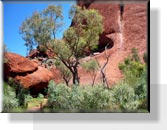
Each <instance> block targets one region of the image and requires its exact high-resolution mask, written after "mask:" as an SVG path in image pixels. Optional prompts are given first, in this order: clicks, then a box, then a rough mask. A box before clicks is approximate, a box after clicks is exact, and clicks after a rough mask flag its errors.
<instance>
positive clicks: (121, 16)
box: [119, 3, 124, 50]
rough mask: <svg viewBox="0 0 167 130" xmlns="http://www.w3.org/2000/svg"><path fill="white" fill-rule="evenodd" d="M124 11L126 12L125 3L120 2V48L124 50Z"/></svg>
mask: <svg viewBox="0 0 167 130" xmlns="http://www.w3.org/2000/svg"><path fill="white" fill-rule="evenodd" d="M123 13H124V4H123V3H120V19H119V20H120V21H119V23H120V34H119V39H120V45H119V49H120V50H122V46H123V32H122V28H123Z"/></svg>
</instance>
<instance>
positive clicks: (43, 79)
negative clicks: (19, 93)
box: [15, 66, 53, 89]
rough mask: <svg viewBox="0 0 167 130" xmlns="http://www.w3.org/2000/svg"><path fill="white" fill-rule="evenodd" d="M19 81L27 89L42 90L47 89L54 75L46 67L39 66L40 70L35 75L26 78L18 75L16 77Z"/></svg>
mask: <svg viewBox="0 0 167 130" xmlns="http://www.w3.org/2000/svg"><path fill="white" fill-rule="evenodd" d="M15 79H16V80H17V81H19V83H20V84H21V85H23V86H24V87H25V88H31V87H35V88H38V89H42V88H44V87H46V86H45V85H46V84H47V83H48V82H49V81H50V80H51V79H53V75H52V73H51V72H50V71H49V70H47V69H46V68H44V67H40V66H38V69H37V70H36V71H34V72H33V73H30V74H27V75H25V76H19V75H17V76H16V77H15Z"/></svg>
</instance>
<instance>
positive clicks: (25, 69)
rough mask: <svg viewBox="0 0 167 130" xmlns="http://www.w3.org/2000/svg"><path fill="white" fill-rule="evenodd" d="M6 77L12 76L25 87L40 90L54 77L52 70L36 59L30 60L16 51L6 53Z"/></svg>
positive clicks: (35, 90)
mask: <svg viewBox="0 0 167 130" xmlns="http://www.w3.org/2000/svg"><path fill="white" fill-rule="evenodd" d="M4 57H5V60H6V62H5V63H4V78H5V79H6V80H7V79H8V78H9V77H12V78H13V79H14V80H15V81H16V82H18V83H19V84H21V85H22V87H24V88H28V89H32V90H34V93H35V92H37V93H38V92H40V91H41V90H43V89H44V88H46V87H47V85H48V82H49V81H50V80H51V79H53V78H54V76H53V74H52V72H51V71H50V70H48V69H46V68H45V67H42V66H40V65H39V63H38V61H36V60H29V59H28V58H25V57H23V56H20V55H18V54H15V53H9V52H8V53H5V55H4Z"/></svg>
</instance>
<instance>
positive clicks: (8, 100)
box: [3, 82, 19, 112]
mask: <svg viewBox="0 0 167 130" xmlns="http://www.w3.org/2000/svg"><path fill="white" fill-rule="evenodd" d="M3 92H4V93H3V94H4V95H3V112H12V111H13V109H16V108H17V107H18V106H19V102H18V99H17V98H16V93H15V90H14V88H12V87H11V86H9V85H8V84H7V83H5V82H4V87H3Z"/></svg>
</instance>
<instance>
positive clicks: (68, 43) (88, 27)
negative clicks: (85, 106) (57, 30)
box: [52, 6, 103, 84]
mask: <svg viewBox="0 0 167 130" xmlns="http://www.w3.org/2000/svg"><path fill="white" fill-rule="evenodd" d="M71 17H72V18H73V26H71V27H70V28H69V29H67V30H66V31H65V33H64V38H63V40H52V45H53V46H52V47H53V50H54V52H55V54H56V56H57V58H58V59H59V60H60V61H61V62H62V63H63V64H64V65H65V66H66V67H67V68H68V69H69V70H70V72H71V73H72V76H73V83H74V84H79V76H78V65H79V64H80V63H79V60H80V59H81V58H82V57H84V56H85V54H86V50H93V49H95V48H96V47H97V45H98V41H99V35H100V34H101V33H102V31H103V25H102V16H101V15H99V13H98V12H97V11H96V10H93V9H90V10H87V9H81V8H80V7H78V6H76V7H73V8H72V9H71Z"/></svg>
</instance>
